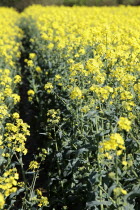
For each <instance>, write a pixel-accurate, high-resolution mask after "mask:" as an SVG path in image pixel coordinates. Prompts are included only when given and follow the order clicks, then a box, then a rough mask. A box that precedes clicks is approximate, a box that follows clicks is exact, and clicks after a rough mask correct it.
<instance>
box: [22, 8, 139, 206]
mask: <svg viewBox="0 0 140 210" xmlns="http://www.w3.org/2000/svg"><path fill="white" fill-rule="evenodd" d="M139 10H140V9H139V8H136V7H123V6H121V7H119V8H114V7H112V8H106V7H104V8H95V7H93V8H86V7H82V8H80V7H74V8H65V7H61V8H57V7H41V6H32V7H29V8H27V9H26V10H25V11H24V12H23V14H22V28H23V30H24V31H25V33H26V35H27V37H28V43H29V56H28V57H27V58H26V59H25V66H26V71H27V72H28V73H30V76H29V77H28V80H29V83H30V88H29V90H28V92H27V94H28V100H29V101H30V102H31V104H32V106H35V107H36V109H37V110H38V111H37V114H36V118H37V120H38V122H39V123H38V133H39V134H40V136H41V135H42V138H41V137H40V143H41V144H42V145H44V147H45V148H46V149H47V150H48V156H47V160H46V165H47V166H46V167H47V169H46V171H47V175H46V179H45V180H44V187H46V189H47V191H48V198H49V202H50V208H51V209H53V208H54V209H59V208H60V209H134V208H136V206H137V205H139V204H138V203H137V197H136V193H138V194H139V184H138V183H139V174H140V171H139V151H140V150H139V148H140V147H139V146H140V136H139V124H140V114H139V109H140V106H139V98H140V80H139V71H140V62H139V60H140V54H139V52H140V39H139V32H140V26H139V18H140V15H139V14H140V13H139V12H140V11H139ZM44 136H45V137H44ZM138 194H137V195H138Z"/></svg>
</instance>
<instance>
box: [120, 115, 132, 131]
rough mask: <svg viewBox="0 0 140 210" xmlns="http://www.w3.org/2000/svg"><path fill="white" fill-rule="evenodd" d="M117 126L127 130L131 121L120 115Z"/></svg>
mask: <svg viewBox="0 0 140 210" xmlns="http://www.w3.org/2000/svg"><path fill="white" fill-rule="evenodd" d="M118 125H119V128H120V129H122V130H126V131H129V130H130V129H131V121H130V120H128V119H127V118H126V117H120V119H119V121H118Z"/></svg>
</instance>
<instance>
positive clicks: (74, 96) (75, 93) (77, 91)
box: [70, 87, 82, 99]
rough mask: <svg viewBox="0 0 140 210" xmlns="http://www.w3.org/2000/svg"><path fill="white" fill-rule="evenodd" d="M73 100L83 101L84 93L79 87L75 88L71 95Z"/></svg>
mask: <svg viewBox="0 0 140 210" xmlns="http://www.w3.org/2000/svg"><path fill="white" fill-rule="evenodd" d="M70 98H71V99H81V98H82V91H81V90H80V88H79V87H74V88H73V90H72V91H71V93H70Z"/></svg>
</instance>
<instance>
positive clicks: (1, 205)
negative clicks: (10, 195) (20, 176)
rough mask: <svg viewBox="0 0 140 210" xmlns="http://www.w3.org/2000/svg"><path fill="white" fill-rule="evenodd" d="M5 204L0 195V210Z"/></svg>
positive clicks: (0, 194)
mask: <svg viewBox="0 0 140 210" xmlns="http://www.w3.org/2000/svg"><path fill="white" fill-rule="evenodd" d="M4 204H5V200H4V196H3V195H2V193H0V209H3V207H4Z"/></svg>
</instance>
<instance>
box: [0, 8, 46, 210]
mask: <svg viewBox="0 0 140 210" xmlns="http://www.w3.org/2000/svg"><path fill="white" fill-rule="evenodd" d="M19 18H20V15H19V14H18V13H17V12H16V11H15V10H13V9H8V8H0V155H1V157H0V209H17V208H18V209H20V208H21V209H27V208H28V209H30V208H31V207H33V206H36V209H42V206H46V205H48V199H47V197H44V196H43V195H42V192H40V191H39V190H38V191H37V192H36V190H37V189H35V182H36V179H37V177H38V175H39V170H40V169H39V168H38V169H37V171H35V172H34V171H33V169H34V168H35V166H34V165H33V164H32V166H31V163H30V165H29V170H30V173H31V174H33V180H32V181H31V183H28V180H27V175H26V174H27V171H26V170H25V166H24V161H23V156H25V155H26V154H27V152H28V151H27V148H26V145H25V144H26V141H27V136H29V135H30V131H29V128H30V126H29V125H27V124H26V123H24V122H23V120H22V119H21V118H20V114H19V107H18V106H19V102H20V95H19V91H18V90H19V84H21V82H22V77H21V72H20V70H21V67H20V65H19V59H20V57H21V49H22V38H23V31H22V30H21V29H20V28H19V26H18V25H19ZM40 155H41V157H42V156H43V157H44V156H45V155H46V154H44V153H40ZM38 161H39V163H38V164H41V162H42V161H43V159H41V158H40V159H38ZM31 194H32V196H31ZM29 196H30V197H29ZM33 196H34V201H30V199H32V198H33ZM29 201H30V202H29ZM26 207H27V208H26Z"/></svg>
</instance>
